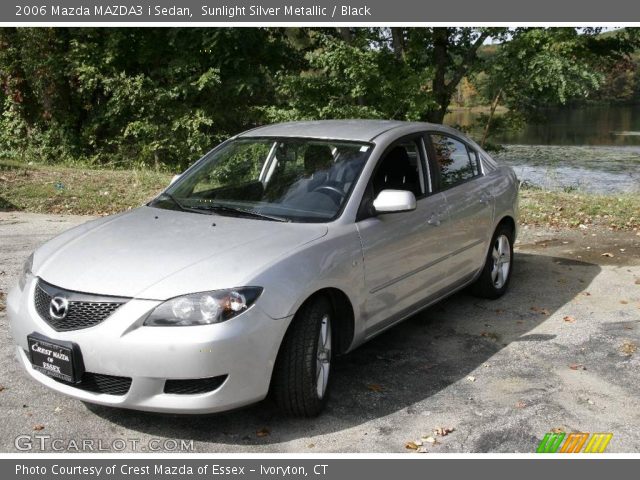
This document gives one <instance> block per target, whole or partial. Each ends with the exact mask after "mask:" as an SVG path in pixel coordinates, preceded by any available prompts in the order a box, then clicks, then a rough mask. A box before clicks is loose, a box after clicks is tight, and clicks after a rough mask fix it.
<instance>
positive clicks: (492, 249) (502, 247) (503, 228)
mask: <svg viewBox="0 0 640 480" xmlns="http://www.w3.org/2000/svg"><path fill="white" fill-rule="evenodd" d="M505 242H506V244H505ZM512 271H513V231H512V230H511V228H509V227H508V226H507V225H499V226H498V228H496V231H495V232H494V234H493V237H492V238H491V243H490V245H489V251H488V252H487V258H486V260H485V263H484V267H483V268H482V272H481V273H480V276H479V277H478V279H477V280H476V282H475V283H474V284H473V285H472V286H471V292H472V293H473V294H474V295H476V296H478V297H482V298H489V299H496V298H499V297H501V296H502V295H504V293H505V292H506V291H507V289H508V288H509V281H510V280H511V272H512Z"/></svg>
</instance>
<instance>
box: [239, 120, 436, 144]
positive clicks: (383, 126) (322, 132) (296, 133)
mask: <svg viewBox="0 0 640 480" xmlns="http://www.w3.org/2000/svg"><path fill="white" fill-rule="evenodd" d="M417 127H421V128H423V129H430V130H445V128H443V126H442V125H436V124H432V123H421V122H402V121H399V120H315V121H305V122H286V123H275V124H272V125H265V126H263V127H258V128H254V129H252V130H248V131H246V132H243V133H241V134H239V135H238V137H303V138H327V139H332V140H353V141H359V142H369V141H372V140H373V139H374V138H376V137H377V136H379V135H381V134H383V133H385V132H388V131H390V130H400V131H398V132H396V133H398V135H401V134H403V132H404V130H406V133H407V134H409V133H412V132H414V131H416V129H417Z"/></svg>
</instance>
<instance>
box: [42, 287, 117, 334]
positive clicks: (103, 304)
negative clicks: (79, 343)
mask: <svg viewBox="0 0 640 480" xmlns="http://www.w3.org/2000/svg"><path fill="white" fill-rule="evenodd" d="M54 297H63V298H66V299H67V300H68V301H69V306H68V308H67V314H66V316H65V317H64V318H62V319H56V318H53V317H52V316H51V315H50V313H49V309H50V307H51V299H52V298H54ZM33 300H34V304H35V307H36V311H37V312H38V314H39V315H40V317H42V319H43V320H44V321H45V322H47V323H48V324H49V325H51V327H52V328H53V329H54V330H56V331H58V332H67V331H70V330H80V329H82V328H89V327H93V326H94V325H97V324H99V323H100V322H102V321H103V320H105V319H106V318H107V317H109V316H110V315H111V314H112V313H113V312H115V311H116V310H117V309H118V308H119V307H120V306H121V305H123V304H124V303H126V302H127V301H128V300H129V299H128V298H121V297H108V296H103V295H92V294H87V293H80V292H73V291H70V290H64V289H62V288H59V287H56V286H54V285H51V284H48V283H47V282H45V281H43V280H38V284H37V285H36V288H35V293H34V297H33Z"/></svg>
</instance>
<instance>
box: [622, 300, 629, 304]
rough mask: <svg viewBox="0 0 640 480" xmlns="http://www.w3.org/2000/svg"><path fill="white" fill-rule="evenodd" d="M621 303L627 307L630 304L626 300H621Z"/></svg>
mask: <svg viewBox="0 0 640 480" xmlns="http://www.w3.org/2000/svg"><path fill="white" fill-rule="evenodd" d="M620 303H621V304H622V305H626V304H628V303H629V302H628V301H626V300H620Z"/></svg>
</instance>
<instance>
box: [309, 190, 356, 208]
mask: <svg viewBox="0 0 640 480" xmlns="http://www.w3.org/2000/svg"><path fill="white" fill-rule="evenodd" d="M312 191H313V192H318V193H324V194H325V195H327V196H329V197H331V200H333V201H334V202H336V204H338V205H340V203H341V202H342V200H343V199H344V197H345V196H346V195H347V194H346V193H344V192H343V191H342V190H340V189H339V188H338V187H332V186H331V185H321V186H319V187H317V188H314V189H313V190H312ZM336 196H337V198H336Z"/></svg>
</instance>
